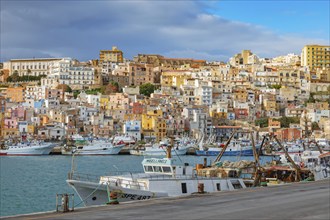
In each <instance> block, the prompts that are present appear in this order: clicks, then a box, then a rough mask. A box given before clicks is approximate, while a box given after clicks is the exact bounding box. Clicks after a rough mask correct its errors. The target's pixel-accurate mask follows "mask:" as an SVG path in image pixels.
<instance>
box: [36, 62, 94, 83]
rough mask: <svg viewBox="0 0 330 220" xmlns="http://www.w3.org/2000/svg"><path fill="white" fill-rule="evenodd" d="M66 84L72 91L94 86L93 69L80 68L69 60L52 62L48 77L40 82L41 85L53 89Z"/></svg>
mask: <svg viewBox="0 0 330 220" xmlns="http://www.w3.org/2000/svg"><path fill="white" fill-rule="evenodd" d="M58 84H66V85H69V86H70V87H71V88H72V89H85V88H87V89H88V88H89V86H91V85H93V84H94V68H91V67H85V66H81V65H79V64H76V61H74V60H72V59H71V58H63V59H62V60H60V61H54V62H53V63H51V65H50V66H49V76H47V78H46V79H42V80H41V85H44V86H51V87H53V88H54V87H55V86H54V85H56V86H57V85H58Z"/></svg>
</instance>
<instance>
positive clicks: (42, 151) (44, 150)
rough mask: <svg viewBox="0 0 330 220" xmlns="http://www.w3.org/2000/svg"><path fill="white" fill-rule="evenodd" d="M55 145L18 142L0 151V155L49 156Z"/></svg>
mask: <svg viewBox="0 0 330 220" xmlns="http://www.w3.org/2000/svg"><path fill="white" fill-rule="evenodd" d="M55 146H56V144H54V143H51V142H37V141H35V142H20V143H17V144H15V145H8V146H7V147H5V149H2V150H0V155H7V156H35V155H49V154H50V152H51V151H52V150H53V148H54V147H55Z"/></svg>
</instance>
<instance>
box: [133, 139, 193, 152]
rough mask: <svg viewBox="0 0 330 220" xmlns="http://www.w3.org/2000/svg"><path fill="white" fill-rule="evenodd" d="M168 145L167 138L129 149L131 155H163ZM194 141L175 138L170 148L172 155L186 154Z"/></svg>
mask: <svg viewBox="0 0 330 220" xmlns="http://www.w3.org/2000/svg"><path fill="white" fill-rule="evenodd" d="M169 145H170V143H169V140H168V139H165V140H163V141H160V142H159V143H155V144H146V145H144V146H143V147H137V148H135V149H131V150H130V154H131V155H138V156H165V155H166V148H167V147H168V146H169ZM195 145H196V144H195V142H194V141H192V140H190V139H188V138H182V139H178V140H176V143H175V147H173V148H172V149H171V151H172V155H174V156H181V155H186V154H187V151H188V149H189V148H193V147H195Z"/></svg>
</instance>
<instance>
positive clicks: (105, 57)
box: [100, 47, 124, 64]
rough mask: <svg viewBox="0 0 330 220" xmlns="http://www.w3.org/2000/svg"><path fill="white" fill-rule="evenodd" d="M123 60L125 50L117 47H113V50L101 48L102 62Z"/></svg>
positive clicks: (119, 61)
mask: <svg viewBox="0 0 330 220" xmlns="http://www.w3.org/2000/svg"><path fill="white" fill-rule="evenodd" d="M123 61H124V58H123V51H121V50H118V48H117V47H112V50H100V63H101V64H102V63H103V62H114V63H122V62H123Z"/></svg>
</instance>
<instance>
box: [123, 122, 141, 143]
mask: <svg viewBox="0 0 330 220" xmlns="http://www.w3.org/2000/svg"><path fill="white" fill-rule="evenodd" d="M124 134H125V135H126V136H131V137H134V139H135V140H137V141H140V140H141V121H126V122H125V124H124Z"/></svg>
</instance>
